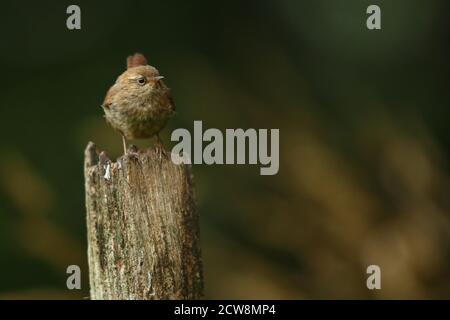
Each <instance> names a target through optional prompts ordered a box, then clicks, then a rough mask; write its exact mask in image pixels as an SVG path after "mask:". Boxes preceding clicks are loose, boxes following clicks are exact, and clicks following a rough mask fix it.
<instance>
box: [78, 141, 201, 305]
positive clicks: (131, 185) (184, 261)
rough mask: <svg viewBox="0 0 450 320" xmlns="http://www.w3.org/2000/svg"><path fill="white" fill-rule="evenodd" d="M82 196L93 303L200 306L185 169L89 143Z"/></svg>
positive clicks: (149, 154)
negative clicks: (112, 155)
mask: <svg viewBox="0 0 450 320" xmlns="http://www.w3.org/2000/svg"><path fill="white" fill-rule="evenodd" d="M84 175H85V189H86V208H87V232H88V262H89V282H90V294H91V299H145V300H147V299H198V298H200V297H201V296H202V291H203V279H202V266H201V256H200V245H199V222H198V215H197V213H196V211H195V205H194V191H193V181H192V174H191V168H190V166H186V165H175V164H173V163H172V162H171V160H170V155H169V157H168V158H165V157H164V156H163V157H160V155H159V154H158V153H157V152H156V151H154V150H148V151H145V152H143V151H137V150H136V149H135V148H134V149H133V148H130V149H129V150H128V152H127V154H126V155H124V156H122V157H120V158H119V159H118V160H117V161H116V162H112V161H111V160H109V159H108V158H107V156H106V154H105V153H104V152H102V153H100V154H99V153H98V151H97V149H96V147H95V145H94V144H93V143H92V142H90V143H89V144H88V146H87V148H86V151H85V167H84Z"/></svg>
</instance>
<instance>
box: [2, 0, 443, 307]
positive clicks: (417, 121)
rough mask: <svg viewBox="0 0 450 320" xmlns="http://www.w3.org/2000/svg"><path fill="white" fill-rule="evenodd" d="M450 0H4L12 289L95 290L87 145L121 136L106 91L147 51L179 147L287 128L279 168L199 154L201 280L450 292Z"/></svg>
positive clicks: (359, 293)
mask: <svg viewBox="0 0 450 320" xmlns="http://www.w3.org/2000/svg"><path fill="white" fill-rule="evenodd" d="M447 2H448V1H445V0H441V1H438V0H434V1H422V0H397V1H360V0H351V1H350V0H346V1H344V0H340V1H335V0H328V1H327V0H314V1H313V0H308V1H300V0H299V1H294V0H292V1H288V0H281V1H256V0H253V1H235V0H228V1H206V0H205V1H181V0H180V1H164V2H162V1H158V2H157V1H114V2H111V1H95V2H94V1H75V2H74V1H70V2H69V1H51V2H50V1H33V2H31V1H26V2H24V1H20V2H19V1H14V2H13V1H3V2H2V3H1V5H0V70H1V72H0V119H1V122H0V123H1V126H0V137H1V141H2V142H1V145H0V298H5V299H8V298H61V299H67V298H82V297H86V296H88V295H89V293H88V291H89V290H88V279H87V275H88V273H87V264H86V230H85V210H84V190H83V172H82V166H83V163H82V161H83V150H84V147H85V145H86V143H87V142H88V141H89V140H93V141H95V142H96V143H97V145H98V146H99V147H100V148H102V149H104V150H107V152H108V154H109V155H110V156H111V157H113V158H114V157H117V156H119V155H120V153H121V140H120V137H119V136H118V135H117V134H116V133H114V132H113V130H112V129H110V128H109V127H108V126H107V125H106V124H105V122H104V121H103V117H102V116H103V115H102V110H101V108H100V104H101V102H102V101H103V97H104V95H105V93H106V90H107V89H108V87H109V86H110V85H111V84H112V83H113V82H114V81H115V78H116V77H117V76H118V75H119V74H120V73H121V72H122V71H123V70H124V68H125V58H126V56H127V55H129V54H131V53H134V52H136V51H139V52H142V53H144V54H145V55H146V56H147V58H148V60H149V63H150V64H152V65H154V66H156V67H157V68H158V69H159V70H160V72H161V73H162V74H163V75H164V76H166V80H167V81H166V83H167V84H168V85H169V86H170V87H171V88H172V89H173V94H174V99H175V102H176V104H177V112H178V114H177V116H176V117H175V118H174V119H173V120H172V121H171V122H170V123H169V125H168V127H167V128H166V129H165V130H164V134H163V139H164V141H165V144H166V147H167V148H170V146H171V145H173V143H171V142H170V139H169V137H170V132H171V131H172V130H173V129H175V128H178V127H185V128H188V129H189V130H192V126H193V121H194V120H202V121H203V125H204V127H205V128H211V127H214V128H220V129H222V130H224V129H225V128H279V129H280V171H279V174H278V175H276V176H260V175H259V169H258V167H257V166H237V165H236V166H217V165H216V166H209V167H208V166H195V167H194V174H195V179H196V186H197V189H196V193H197V198H198V209H199V212H200V215H201V238H202V250H203V258H204V271H205V282H206V297H207V298H290V299H298V298H450V246H449V245H450V216H449V212H450V201H449V194H450V179H449V170H450V167H449V156H450V155H449V152H450V149H449V147H450V136H449V125H448V123H449V115H450V112H449V107H450V103H449V102H450V101H449V100H450V99H449V97H450V94H449V81H448V78H449V62H448V57H449V46H448V40H449V30H450V28H449V20H448V12H449V10H448V6H447ZM70 4H78V5H79V6H80V7H81V10H82V16H81V18H82V29H81V30H80V31H69V30H67V28H66V18H67V14H66V13H65V12H66V8H67V6H68V5H70ZM369 4H378V5H380V7H381V10H382V30H380V31H369V30H367V28H366V26H365V24H366V18H367V15H366V8H367V6H368V5H369ZM151 144H152V142H151V141H143V142H140V145H141V146H150V145H151ZM70 264H78V265H80V266H81V268H82V276H83V289H82V290H81V291H69V290H67V289H66V287H65V281H66V274H65V269H66V267H67V266H68V265H70ZM370 264H377V265H380V267H381V270H382V290H381V291H376V292H374V291H369V290H367V288H366V286H365V282H366V273H365V270H366V267H367V266H368V265H370Z"/></svg>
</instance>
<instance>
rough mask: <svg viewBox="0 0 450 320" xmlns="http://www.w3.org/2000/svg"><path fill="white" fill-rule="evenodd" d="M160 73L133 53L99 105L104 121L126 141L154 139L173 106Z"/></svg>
mask: <svg viewBox="0 0 450 320" xmlns="http://www.w3.org/2000/svg"><path fill="white" fill-rule="evenodd" d="M162 79H163V77H162V76H161V75H160V74H159V71H158V70H157V69H156V68H154V67H152V66H150V65H148V64H147V60H146V59H145V57H144V56H143V55H142V54H140V53H136V54H134V55H133V56H129V57H128V58H127V70H126V71H125V72H123V73H122V74H121V75H120V76H119V77H118V78H117V80H116V83H115V84H114V85H113V86H112V87H111V88H110V89H109V90H108V92H107V94H106V97H105V101H104V102H103V104H102V107H103V110H104V111H105V118H106V121H107V122H108V123H109V124H110V125H111V126H112V127H113V128H114V129H115V130H117V131H118V132H120V134H121V135H122V137H123V142H124V149H125V152H126V139H145V138H151V137H152V136H155V135H156V136H157V138H158V142H159V137H158V133H159V132H160V131H161V130H162V129H163V128H164V126H165V125H166V123H167V121H168V120H169V118H170V117H171V116H172V115H173V114H174V111H175V106H174V104H173V100H172V98H171V94H170V89H169V88H168V87H167V86H166V85H165V84H164V82H163V81H162Z"/></svg>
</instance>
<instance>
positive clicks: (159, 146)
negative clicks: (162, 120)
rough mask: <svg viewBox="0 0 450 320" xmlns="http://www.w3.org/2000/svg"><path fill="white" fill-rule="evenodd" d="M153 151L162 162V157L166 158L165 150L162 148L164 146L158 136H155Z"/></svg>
mask: <svg viewBox="0 0 450 320" xmlns="http://www.w3.org/2000/svg"><path fill="white" fill-rule="evenodd" d="M155 151H156V154H157V155H158V158H159V161H160V162H162V159H163V158H164V159H168V156H167V151H166V150H165V149H164V146H163V144H162V142H161V139H160V138H159V137H157V138H156V142H155Z"/></svg>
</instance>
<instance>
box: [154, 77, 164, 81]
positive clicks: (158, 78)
mask: <svg viewBox="0 0 450 320" xmlns="http://www.w3.org/2000/svg"><path fill="white" fill-rule="evenodd" d="M161 79H164V77H163V76H157V77H155V80H156V81H158V80H161Z"/></svg>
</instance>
